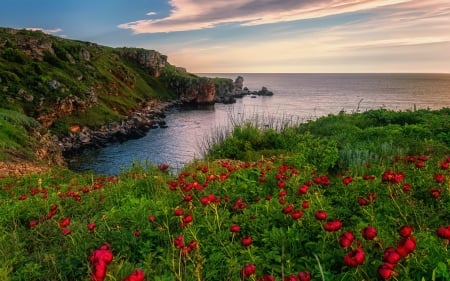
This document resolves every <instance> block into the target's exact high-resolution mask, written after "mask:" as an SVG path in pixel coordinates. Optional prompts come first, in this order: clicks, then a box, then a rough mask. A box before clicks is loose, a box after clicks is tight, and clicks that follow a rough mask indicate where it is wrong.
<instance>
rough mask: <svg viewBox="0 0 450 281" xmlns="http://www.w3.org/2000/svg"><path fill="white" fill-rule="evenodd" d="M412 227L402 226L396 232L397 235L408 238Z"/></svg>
mask: <svg viewBox="0 0 450 281" xmlns="http://www.w3.org/2000/svg"><path fill="white" fill-rule="evenodd" d="M412 231H413V229H412V227H411V226H409V225H404V226H402V227H400V229H399V230H398V234H400V236H401V237H409V236H411V234H412Z"/></svg>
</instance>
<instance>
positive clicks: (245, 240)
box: [241, 236, 253, 247]
mask: <svg viewBox="0 0 450 281" xmlns="http://www.w3.org/2000/svg"><path fill="white" fill-rule="evenodd" d="M252 243H253V239H252V237H251V236H245V237H243V238H242V239H241V244H242V246H244V247H248V246H250V245H251V244H252Z"/></svg>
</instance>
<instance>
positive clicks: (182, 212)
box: [173, 208, 184, 217]
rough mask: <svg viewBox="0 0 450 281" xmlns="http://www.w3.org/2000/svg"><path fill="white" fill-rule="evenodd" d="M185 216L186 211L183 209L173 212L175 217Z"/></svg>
mask: <svg viewBox="0 0 450 281" xmlns="http://www.w3.org/2000/svg"><path fill="white" fill-rule="evenodd" d="M183 214H184V210H183V209H180V208H176V209H175V210H174V211H173V215H174V216H177V217H181V216H182V215H183Z"/></svg>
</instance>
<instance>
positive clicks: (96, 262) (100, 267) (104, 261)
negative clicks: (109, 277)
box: [89, 244, 113, 281]
mask: <svg viewBox="0 0 450 281" xmlns="http://www.w3.org/2000/svg"><path fill="white" fill-rule="evenodd" d="M112 259H113V253H112V252H111V251H110V250H109V245H108V244H105V245H102V246H101V247H100V248H99V249H97V250H94V251H93V252H92V253H91V255H90V256H89V261H90V262H91V264H92V266H93V271H92V273H91V280H92V281H103V280H104V279H105V276H106V269H107V265H108V264H110V263H111V261H112Z"/></svg>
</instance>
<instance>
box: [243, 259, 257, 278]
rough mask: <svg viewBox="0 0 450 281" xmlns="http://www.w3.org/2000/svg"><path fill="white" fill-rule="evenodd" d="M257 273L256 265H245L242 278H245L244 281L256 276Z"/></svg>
mask: <svg viewBox="0 0 450 281" xmlns="http://www.w3.org/2000/svg"><path fill="white" fill-rule="evenodd" d="M255 271H256V265H254V264H252V263H251V264H247V265H245V266H244V267H243V268H242V270H241V275H242V278H244V279H247V278H249V277H250V276H252V275H253V274H255Z"/></svg>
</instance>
